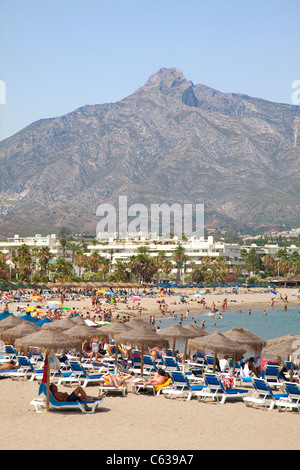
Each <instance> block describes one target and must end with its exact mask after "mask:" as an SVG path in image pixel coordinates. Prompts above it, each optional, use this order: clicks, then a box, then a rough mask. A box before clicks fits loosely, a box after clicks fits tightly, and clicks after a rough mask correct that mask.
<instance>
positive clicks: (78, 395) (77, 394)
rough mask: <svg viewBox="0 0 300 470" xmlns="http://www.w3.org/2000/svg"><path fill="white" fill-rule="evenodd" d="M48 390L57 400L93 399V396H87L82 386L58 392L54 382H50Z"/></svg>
mask: <svg viewBox="0 0 300 470" xmlns="http://www.w3.org/2000/svg"><path fill="white" fill-rule="evenodd" d="M50 392H51V393H52V395H53V397H54V398H55V400H57V401H82V400H86V401H94V400H97V398H95V397H90V396H88V395H87V394H86V393H85V391H84V390H83V388H82V387H77V388H75V390H74V391H73V392H72V393H70V394H68V393H67V392H59V391H58V388H57V386H56V385H55V384H50Z"/></svg>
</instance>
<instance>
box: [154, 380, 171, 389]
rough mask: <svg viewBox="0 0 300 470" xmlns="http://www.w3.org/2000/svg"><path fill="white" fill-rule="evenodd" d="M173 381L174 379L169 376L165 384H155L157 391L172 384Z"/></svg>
mask: <svg viewBox="0 0 300 470" xmlns="http://www.w3.org/2000/svg"><path fill="white" fill-rule="evenodd" d="M171 382H172V379H171V378H169V379H168V380H166V381H165V382H164V383H163V384H159V385H155V391H156V392H158V390H160V389H161V388H163V387H167V385H170V383H171Z"/></svg>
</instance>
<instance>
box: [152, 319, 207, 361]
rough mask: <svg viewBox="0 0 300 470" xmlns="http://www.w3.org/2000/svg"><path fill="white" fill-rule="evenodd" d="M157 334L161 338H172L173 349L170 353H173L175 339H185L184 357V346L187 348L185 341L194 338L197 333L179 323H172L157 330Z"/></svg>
mask: <svg viewBox="0 0 300 470" xmlns="http://www.w3.org/2000/svg"><path fill="white" fill-rule="evenodd" d="M158 335H160V336H162V337H163V338H166V339H168V340H173V351H172V355H173V356H174V355H175V344H176V340H177V339H180V340H185V352H184V357H185V354H186V348H187V341H188V340H189V339H192V338H196V337H197V336H198V334H197V333H196V332H193V331H191V330H188V329H187V328H184V327H183V326H181V325H172V326H169V327H168V328H164V329H163V330H160V331H159V332H158Z"/></svg>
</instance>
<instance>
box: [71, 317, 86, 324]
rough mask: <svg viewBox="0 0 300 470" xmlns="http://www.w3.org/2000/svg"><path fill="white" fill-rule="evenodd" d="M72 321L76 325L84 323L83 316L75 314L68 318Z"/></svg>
mask: <svg viewBox="0 0 300 470" xmlns="http://www.w3.org/2000/svg"><path fill="white" fill-rule="evenodd" d="M70 320H72V322H74V324H76V325H81V324H85V321H84V318H83V317H82V316H81V315H76V316H75V317H72V318H70Z"/></svg>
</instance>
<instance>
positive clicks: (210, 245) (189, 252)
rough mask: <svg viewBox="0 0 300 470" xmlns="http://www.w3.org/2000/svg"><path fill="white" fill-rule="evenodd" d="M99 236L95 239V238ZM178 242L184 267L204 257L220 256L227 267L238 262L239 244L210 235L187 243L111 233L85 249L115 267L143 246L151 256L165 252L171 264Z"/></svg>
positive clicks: (127, 259) (189, 240)
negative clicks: (216, 240)
mask: <svg viewBox="0 0 300 470" xmlns="http://www.w3.org/2000/svg"><path fill="white" fill-rule="evenodd" d="M100 237H101V235H100ZM100 237H99V236H98V239H99V238H100ZM179 243H180V244H181V245H182V246H183V248H184V251H185V255H186V256H187V259H188V262H187V265H188V263H189V262H194V263H195V265H196V266H197V265H200V264H201V263H202V262H203V258H204V257H209V258H211V259H212V260H213V259H216V258H218V257H220V256H222V257H223V258H225V260H226V262H227V263H228V264H229V265H234V264H238V263H240V246H239V245H237V244H231V243H223V242H214V240H213V237H212V236H209V237H208V238H207V240H205V239H203V238H200V239H199V238H196V237H191V238H189V239H188V240H179V239H178V238H177V237H174V238H172V239H165V238H162V237H158V236H156V235H155V234H151V235H150V236H148V237H146V236H143V234H142V233H140V235H137V234H133V235H128V236H127V237H125V238H124V239H118V238H117V237H116V234H114V235H112V236H111V237H110V238H108V239H107V238H106V239H101V238H100V239H99V243H98V244H94V245H88V249H89V250H90V253H93V252H96V253H99V255H100V256H103V257H104V258H107V259H112V263H113V264H114V263H116V262H117V261H122V262H125V261H129V259H130V257H131V256H133V255H137V254H138V248H139V247H141V246H145V247H147V249H148V252H149V254H150V256H157V255H159V253H161V252H164V253H165V257H166V259H168V258H169V259H170V261H172V262H173V255H174V251H175V250H176V248H177V246H178V244H179ZM173 263H174V262H173ZM174 268H175V263H174Z"/></svg>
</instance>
